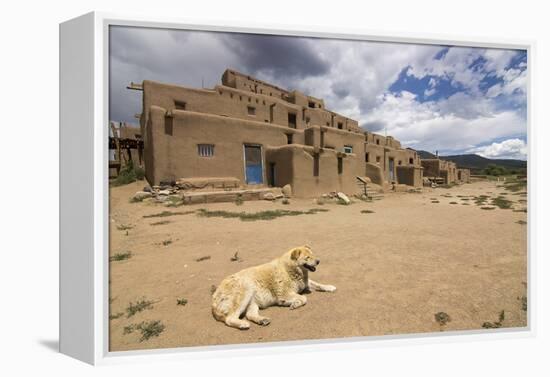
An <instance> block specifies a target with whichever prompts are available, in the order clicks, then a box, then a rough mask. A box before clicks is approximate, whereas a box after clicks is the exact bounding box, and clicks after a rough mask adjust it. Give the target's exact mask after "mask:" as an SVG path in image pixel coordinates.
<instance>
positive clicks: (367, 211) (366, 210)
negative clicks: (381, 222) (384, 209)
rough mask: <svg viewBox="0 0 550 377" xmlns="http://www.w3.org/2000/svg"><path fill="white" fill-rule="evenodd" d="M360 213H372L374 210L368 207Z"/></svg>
mask: <svg viewBox="0 0 550 377" xmlns="http://www.w3.org/2000/svg"><path fill="white" fill-rule="evenodd" d="M361 213H374V211H373V210H370V209H364V210H362V211H361Z"/></svg>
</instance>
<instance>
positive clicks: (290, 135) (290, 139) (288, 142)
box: [286, 134, 293, 144]
mask: <svg viewBox="0 0 550 377" xmlns="http://www.w3.org/2000/svg"><path fill="white" fill-rule="evenodd" d="M292 136H293V135H292V134H286V143H287V144H292Z"/></svg>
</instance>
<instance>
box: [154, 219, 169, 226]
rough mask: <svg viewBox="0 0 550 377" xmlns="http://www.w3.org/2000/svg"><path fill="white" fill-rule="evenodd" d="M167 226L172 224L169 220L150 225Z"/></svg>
mask: <svg viewBox="0 0 550 377" xmlns="http://www.w3.org/2000/svg"><path fill="white" fill-rule="evenodd" d="M166 224H170V221H168V220H162V221H157V222H156V223H151V224H150V225H153V226H155V225H166Z"/></svg>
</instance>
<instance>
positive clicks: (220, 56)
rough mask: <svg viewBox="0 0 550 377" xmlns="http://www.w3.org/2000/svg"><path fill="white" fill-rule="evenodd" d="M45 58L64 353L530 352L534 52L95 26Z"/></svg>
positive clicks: (276, 33)
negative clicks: (510, 340) (56, 66)
mask: <svg viewBox="0 0 550 377" xmlns="http://www.w3.org/2000/svg"><path fill="white" fill-rule="evenodd" d="M60 48H61V49H60V50H61V55H60V73H61V83H60V92H61V110H60V119H61V133H60V145H61V151H60V171H61V185H60V186H61V200H60V201H61V250H60V257H61V258H60V260H61V266H60V268H61V279H60V281H61V283H60V284H61V287H60V291H61V306H60V315H61V319H60V324H61V334H60V347H61V351H62V352H64V353H67V354H69V355H71V356H74V357H76V358H78V359H81V360H84V361H86V362H89V363H106V362H114V361H120V360H133V359H136V358H137V359H139V358H148V357H159V355H164V356H166V355H170V357H194V356H197V355H208V356H210V355H214V356H216V355H221V354H233V353H234V354H239V353H240V354H242V353H243V352H246V353H247V354H257V353H262V352H270V351H273V350H278V351H284V350H290V351H292V350H295V349H300V348H301V347H304V346H307V347H308V348H311V349H328V348H331V349H332V348H345V347H365V346H368V345H369V346H370V345H374V346H376V345H377V344H381V343H384V342H403V341H411V340H414V341H420V340H421V339H424V340H425V341H434V340H435V339H440V340H441V339H443V340H451V341H452V340H453V339H456V337H457V336H459V335H460V336H461V337H468V339H477V338H484V337H499V336H525V335H529V334H531V332H532V318H531V301H530V300H529V298H530V290H531V285H530V278H531V274H530V269H529V266H530V263H532V258H531V257H530V251H529V247H528V240H529V231H528V230H529V220H528V219H529V213H530V212H529V207H530V205H531V194H530V191H531V190H530V186H529V184H528V182H529V179H530V175H529V174H528V167H529V165H528V162H529V159H528V156H529V149H530V147H529V145H530V144H529V137H528V135H531V134H530V132H531V131H530V123H529V120H530V118H529V114H530V102H529V93H530V87H529V83H530V80H531V71H530V65H531V60H530V56H531V55H530V54H531V51H532V45H531V44H530V43H525V42H509V41H473V40H445V39H441V40H433V39H426V38H422V37H408V36H399V35H362V34H361V33H358V32H342V31H336V32H332V31H323V30H301V31H299V30H285V29H263V30H262V29H252V28H247V27H246V26H242V25H195V24H186V23H177V22H173V21H164V20H147V19H140V18H125V17H120V16H113V15H104V14H98V13H91V14H88V15H84V16H81V17H79V18H76V19H74V20H70V21H67V22H65V23H63V24H61V27H60ZM373 340H376V341H375V342H373Z"/></svg>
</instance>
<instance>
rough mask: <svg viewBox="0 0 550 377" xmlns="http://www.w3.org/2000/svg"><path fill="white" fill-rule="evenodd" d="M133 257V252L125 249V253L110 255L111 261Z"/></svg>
mask: <svg viewBox="0 0 550 377" xmlns="http://www.w3.org/2000/svg"><path fill="white" fill-rule="evenodd" d="M131 257H132V252H130V251H125V252H123V253H116V254H114V255H112V256H111V257H109V262H119V261H123V260H126V259H130V258H131Z"/></svg>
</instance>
